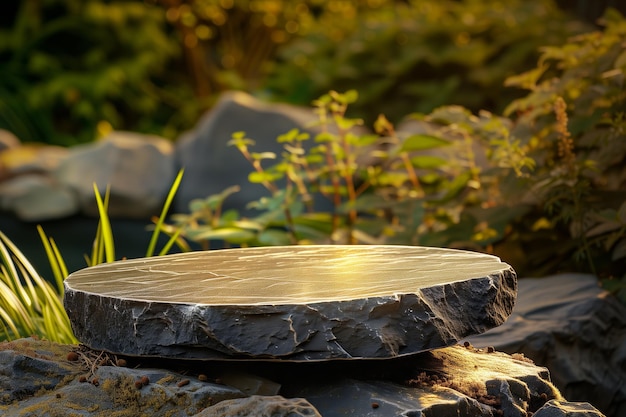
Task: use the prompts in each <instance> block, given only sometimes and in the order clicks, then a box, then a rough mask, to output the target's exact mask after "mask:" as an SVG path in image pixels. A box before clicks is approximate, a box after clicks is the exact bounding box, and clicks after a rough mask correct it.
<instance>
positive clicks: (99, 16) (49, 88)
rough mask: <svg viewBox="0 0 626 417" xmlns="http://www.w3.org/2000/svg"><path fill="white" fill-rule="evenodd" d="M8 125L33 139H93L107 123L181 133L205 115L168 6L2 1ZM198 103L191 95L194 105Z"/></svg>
mask: <svg viewBox="0 0 626 417" xmlns="http://www.w3.org/2000/svg"><path fill="white" fill-rule="evenodd" d="M2 15H3V17H1V18H0V58H1V59H0V128H4V129H7V130H10V131H12V132H13V133H15V134H16V135H17V136H18V137H19V138H20V139H22V140H24V141H39V142H47V143H56V144H64V145H70V144H75V143H79V142H88V141H92V140H93V139H94V138H95V137H96V136H97V131H98V126H99V123H101V122H103V123H101V124H100V127H101V128H103V127H104V128H106V125H107V124H110V125H112V126H113V127H114V128H116V129H127V130H139V131H145V132H152V133H158V134H162V135H165V136H174V134H175V133H176V132H177V131H178V130H180V129H181V128H188V127H189V125H191V123H193V122H194V121H195V120H196V117H197V114H198V111H199V109H198V106H199V105H198V103H197V102H196V103H194V102H193V100H190V99H191V98H192V97H193V92H192V90H191V87H190V86H189V85H188V84H186V82H185V81H184V80H182V79H181V78H180V76H179V77H178V78H177V77H176V76H175V75H174V74H175V73H172V72H168V68H169V66H172V64H173V63H174V62H175V59H176V58H177V57H178V55H179V54H180V46H179V43H178V42H177V41H176V39H175V37H172V36H169V35H168V33H167V26H166V22H165V18H164V14H163V11H162V9H161V8H159V7H157V6H150V5H147V4H142V3H139V2H127V1H112V2H110V1H101V0H98V1H90V2H75V1H69V0H52V1H46V2H37V1H23V2H9V3H7V4H5V5H3V14H2ZM189 103H192V104H189Z"/></svg>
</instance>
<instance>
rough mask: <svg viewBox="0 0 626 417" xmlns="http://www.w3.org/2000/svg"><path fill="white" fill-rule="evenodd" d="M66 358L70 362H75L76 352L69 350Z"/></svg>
mask: <svg viewBox="0 0 626 417" xmlns="http://www.w3.org/2000/svg"><path fill="white" fill-rule="evenodd" d="M67 360H68V361H70V362H76V361H77V360H78V353H76V352H70V353H68V354H67Z"/></svg>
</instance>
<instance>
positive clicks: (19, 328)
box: [0, 232, 76, 343]
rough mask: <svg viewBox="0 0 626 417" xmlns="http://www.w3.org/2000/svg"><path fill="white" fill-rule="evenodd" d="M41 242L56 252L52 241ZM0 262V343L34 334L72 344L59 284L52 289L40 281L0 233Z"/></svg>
mask: <svg viewBox="0 0 626 417" xmlns="http://www.w3.org/2000/svg"><path fill="white" fill-rule="evenodd" d="M44 242H45V243H46V244H48V245H52V246H51V248H52V249H51V250H54V251H56V247H55V246H54V242H53V241H51V242H48V241H46V240H44ZM57 253H58V251H57ZM0 262H1V264H0V296H1V297H0V340H3V339H8V340H11V339H16V338H19V337H25V336H31V335H38V336H41V337H44V338H46V339H49V340H54V341H59V342H62V343H75V342H76V339H75V338H74V335H73V333H72V330H71V326H70V323H69V319H68V317H67V314H65V310H64V309H63V304H62V302H61V300H62V296H61V294H63V282H62V281H59V280H56V286H55V285H52V284H50V283H49V282H48V281H46V280H44V279H43V278H42V277H41V276H40V275H39V274H38V273H37V271H35V269H34V268H33V266H32V265H31V264H30V262H29V261H28V259H27V258H26V257H25V256H24V254H23V253H22V252H21V251H20V250H19V249H18V248H17V247H15V245H13V243H12V242H11V241H10V240H9V238H7V237H6V236H5V235H4V233H2V232H0ZM65 272H67V271H65Z"/></svg>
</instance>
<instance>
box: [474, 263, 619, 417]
mask: <svg viewBox="0 0 626 417" xmlns="http://www.w3.org/2000/svg"><path fill="white" fill-rule="evenodd" d="M468 340H469V341H470V342H472V343H474V344H477V345H483V346H489V345H490V346H495V347H496V348H497V349H501V350H503V351H505V352H509V353H513V352H520V353H523V354H525V355H526V356H527V357H529V358H532V359H533V360H534V361H535V362H536V363H538V364H541V365H543V366H546V367H547V368H548V369H550V372H551V374H552V379H553V381H554V383H555V385H556V386H558V387H559V389H560V390H561V392H562V393H563V395H564V396H565V397H566V398H568V399H570V400H573V401H584V402H591V403H593V405H594V406H596V407H598V409H600V410H602V411H603V412H604V413H605V414H607V415H610V416H615V417H618V416H626V384H624V381H626V306H624V305H623V304H622V303H620V302H619V301H618V300H617V299H615V298H614V297H612V296H611V295H610V294H609V293H607V292H606V291H604V290H603V289H602V288H600V287H599V285H598V280H597V278H595V277H593V276H591V275H583V274H563V275H557V276H552V277H545V278H538V279H531V278H526V279H521V280H519V291H518V298H517V302H516V305H515V308H514V309H513V313H512V314H511V317H509V319H508V320H507V321H506V322H505V323H504V324H503V325H502V326H500V327H497V328H495V329H492V330H490V331H488V332H486V333H484V334H481V335H477V336H473V337H471V338H469V339H468Z"/></svg>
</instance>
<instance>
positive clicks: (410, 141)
mask: <svg viewBox="0 0 626 417" xmlns="http://www.w3.org/2000/svg"><path fill="white" fill-rule="evenodd" d="M447 145H450V141H448V140H446V139H443V138H440V137H437V136H432V135H425V134H417V135H411V136H409V137H408V138H406V139H404V140H403V141H402V146H400V149H399V150H398V152H411V151H422V150H425V149H433V148H440V147H442V146H447Z"/></svg>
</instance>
